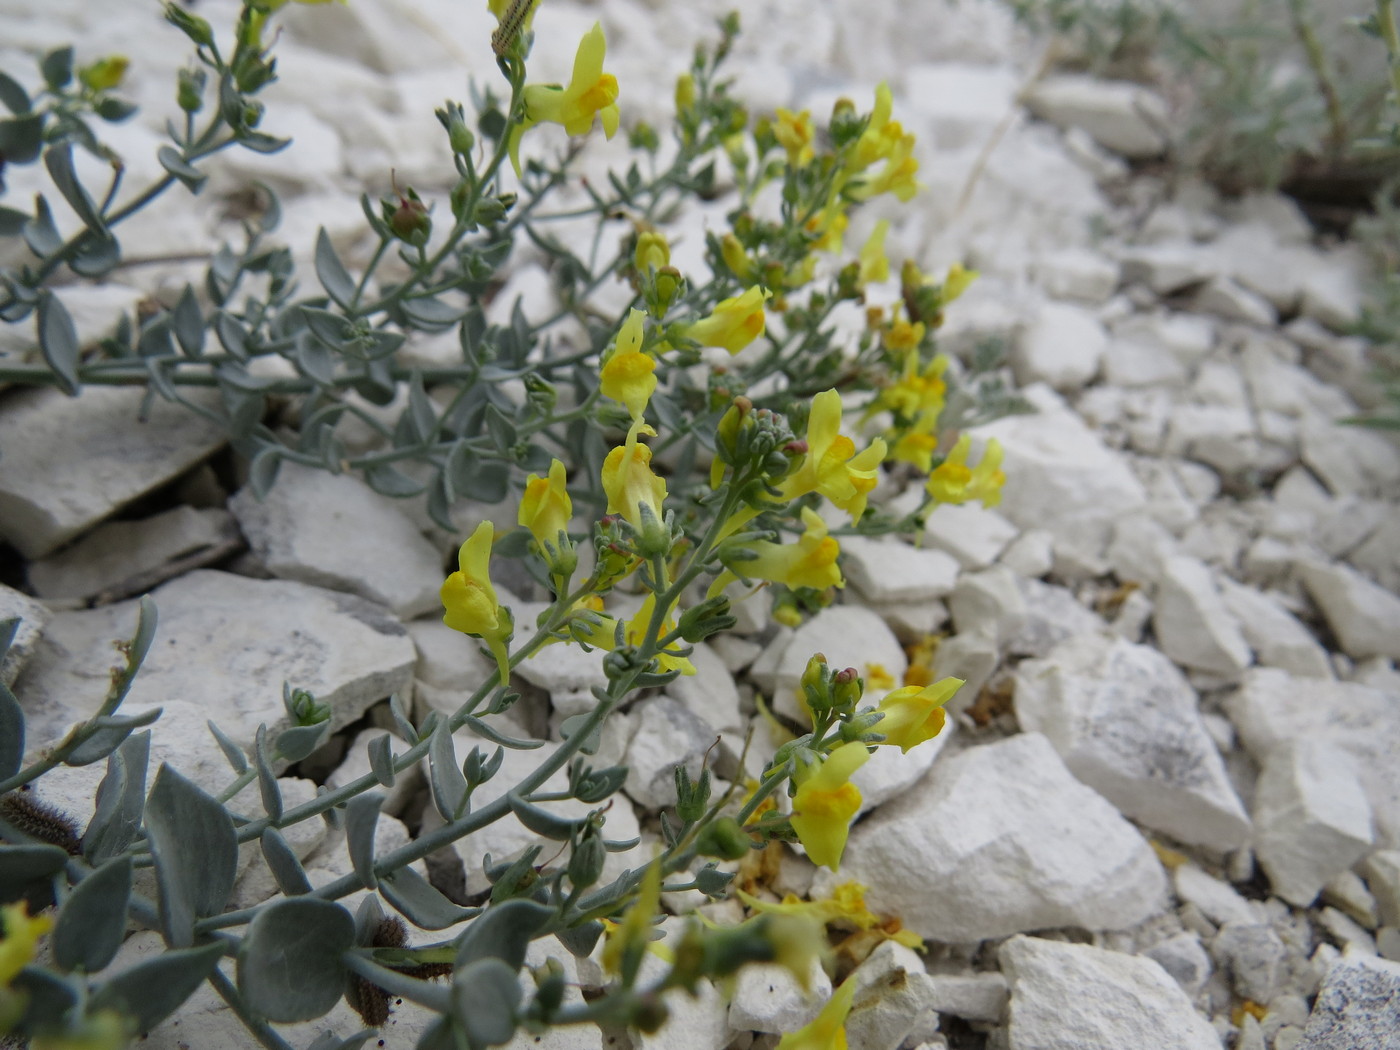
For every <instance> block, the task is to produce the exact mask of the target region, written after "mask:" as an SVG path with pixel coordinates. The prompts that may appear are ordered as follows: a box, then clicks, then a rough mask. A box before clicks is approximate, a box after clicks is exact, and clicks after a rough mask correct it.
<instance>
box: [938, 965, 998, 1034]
mask: <svg viewBox="0 0 1400 1050" xmlns="http://www.w3.org/2000/svg"><path fill="white" fill-rule="evenodd" d="M929 980H930V981H931V982H932V984H933V1007H934V1009H935V1010H937V1011H938V1012H939V1013H941V1014H948V1015H949V1016H950V1017H961V1018H962V1019H963V1020H965V1021H981V1022H983V1023H985V1024H1001V1023H1002V1021H1003V1020H1004V1019H1005V1017H1006V1004H1007V1002H1008V1001H1009V1000H1010V998H1011V987H1010V985H1009V984H1008V983H1007V980H1006V978H1005V977H1004V976H1003V975H1002V974H1001V973H999V972H998V971H996V970H984V971H978V972H975V973H963V974H947V973H932V974H929Z"/></svg>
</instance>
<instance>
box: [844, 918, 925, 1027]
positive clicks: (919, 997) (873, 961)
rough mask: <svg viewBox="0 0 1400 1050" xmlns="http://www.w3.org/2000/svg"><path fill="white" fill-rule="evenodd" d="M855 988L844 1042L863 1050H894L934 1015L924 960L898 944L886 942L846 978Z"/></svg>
mask: <svg viewBox="0 0 1400 1050" xmlns="http://www.w3.org/2000/svg"><path fill="white" fill-rule="evenodd" d="M846 979H847V980H848V981H855V982H856V993H855V999H854V1000H853V1001H852V1003H851V1012H850V1014H849V1015H848V1016H847V1018H846V1024H845V1030H846V1040H847V1043H848V1045H850V1046H858V1047H861V1048H862V1050H897V1048H898V1047H899V1045H900V1044H901V1043H903V1042H904V1040H905V1039H906V1038H907V1037H908V1036H909V1034H910V1033H911V1032H913V1031H914V1029H915V1027H916V1026H918V1025H920V1022H921V1021H922V1020H923V1019H924V1018H925V1017H927V1016H928V1015H930V1014H932V1013H933V1011H934V991H933V980H932V978H930V977H929V975H928V974H927V973H925V972H924V963H923V960H922V959H920V958H919V956H918V954H917V953H916V952H914V951H913V950H912V949H910V948H906V947H905V946H904V945H902V944H899V943H898V942H896V941H885V942H884V943H882V944H881V945H880V946H879V947H878V948H876V949H875V950H874V951H873V952H871V953H870V954H869V955H868V956H866V958H865V961H864V962H863V963H861V964H860V965H859V966H857V967H856V969H855V970H854V971H853V972H852V973H851V975H850V976H849V977H847V978H846Z"/></svg>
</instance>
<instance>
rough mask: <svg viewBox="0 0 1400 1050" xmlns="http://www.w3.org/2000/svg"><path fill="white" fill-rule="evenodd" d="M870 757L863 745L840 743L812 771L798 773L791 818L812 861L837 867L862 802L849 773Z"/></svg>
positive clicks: (794, 829) (793, 826) (833, 867)
mask: <svg viewBox="0 0 1400 1050" xmlns="http://www.w3.org/2000/svg"><path fill="white" fill-rule="evenodd" d="M869 758H870V752H869V751H867V750H866V749H865V745H864V744H862V743H858V742H853V743H849V744H842V745H841V746H840V747H838V748H837V749H836V750H835V751H833V752H832V753H831V754H829V755H827V757H826V760H825V761H824V762H822V764H821V765H820V766H819V767H817V769H816V770H815V771H813V770H811V769H808V770H806V771H804V772H801V773H799V774H798V777H799V778H800V779H799V780H798V784H797V794H795V795H794V796H793V798H792V817H791V818H790V820H791V823H792V830H793V831H795V832H797V837H798V839H799V840H800V841H801V843H802V845H803V846H804V847H805V848H806V850H807V856H808V857H809V858H811V861H812V863H813V864H824V865H826V866H827V867H828V868H830V869H831V870H832V871H835V870H836V869H837V868H838V867H840V865H841V854H842V852H844V851H845V849H846V836H847V835H848V834H849V832H850V826H851V820H852V818H854V817H855V815H856V813H857V811H859V809H860V802H861V794H860V788H858V787H856V786H855V785H854V784H852V783H851V774H852V773H854V772H855V771H856V770H857V769H859V768H860V767H861V766H863V765H865V763H866V761H867V760H868V759H869Z"/></svg>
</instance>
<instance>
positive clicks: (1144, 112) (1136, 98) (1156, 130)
mask: <svg viewBox="0 0 1400 1050" xmlns="http://www.w3.org/2000/svg"><path fill="white" fill-rule="evenodd" d="M1026 106H1027V108H1029V109H1030V111H1031V112H1032V113H1034V114H1035V115H1036V116H1037V117H1040V118H1041V119H1042V120H1048V121H1050V122H1051V123H1052V124H1056V125H1058V126H1059V127H1062V128H1083V129H1084V130H1085V131H1087V132H1088V133H1089V134H1090V135H1091V136H1092V137H1093V139H1094V141H1095V142H1097V143H1098V144H1099V145H1101V146H1103V147H1105V148H1107V149H1110V150H1112V151H1113V152H1115V153H1121V154H1122V155H1123V156H1125V157H1129V158H1131V159H1135V160H1136V159H1143V158H1147V157H1155V156H1158V155H1159V154H1161V153H1162V152H1163V151H1164V150H1165V149H1166V148H1167V136H1166V132H1165V129H1166V126H1167V109H1166V104H1165V103H1164V102H1163V101H1162V98H1161V96H1160V95H1157V94H1156V93H1155V92H1152V91H1149V90H1148V89H1147V88H1144V87H1142V86H1141V85H1139V84H1133V83H1130V82H1128V81H1116V80H1100V79H1098V78H1095V77H1088V76H1082V75H1078V74H1056V75H1054V76H1049V77H1046V78H1045V79H1043V80H1041V81H1039V82H1038V83H1036V84H1035V85H1034V86H1033V87H1032V88H1031V89H1030V91H1029V92H1028V93H1027V95H1026Z"/></svg>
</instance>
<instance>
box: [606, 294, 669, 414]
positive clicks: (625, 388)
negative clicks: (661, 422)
mask: <svg viewBox="0 0 1400 1050" xmlns="http://www.w3.org/2000/svg"><path fill="white" fill-rule="evenodd" d="M645 317H646V311H645V310H636V309H634V310H631V311H630V312H629V313H628V314H627V320H625V321H623V322H622V328H621V330H620V331H619V332H618V333H617V346H616V347H615V348H614V350H613V352H612V353H611V354H610V355H608V358H607V359H606V360H605V361H604V362H603V368H602V371H601V372H600V374H599V378H600V380H601V382H600V383H599V386H600V388H601V389H602V391H603V396H604V397H610V398H612V399H613V400H614V401H620V402H621V403H622V404H624V405H626V406H627V411H628V412H630V413H631V415H632V422H634V423H636V422H639V421H640V420H641V418H642V415H643V414H644V413H645V412H646V408H647V402H648V401H650V400H651V395H652V394H653V393H654V392H655V390H656V376H655V375H654V374H653V373H654V372H655V371H656V361H655V359H654V358H653V357H652V356H651V355H650V354H645V353H643V352H642V320H643V319H644V318H645Z"/></svg>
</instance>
